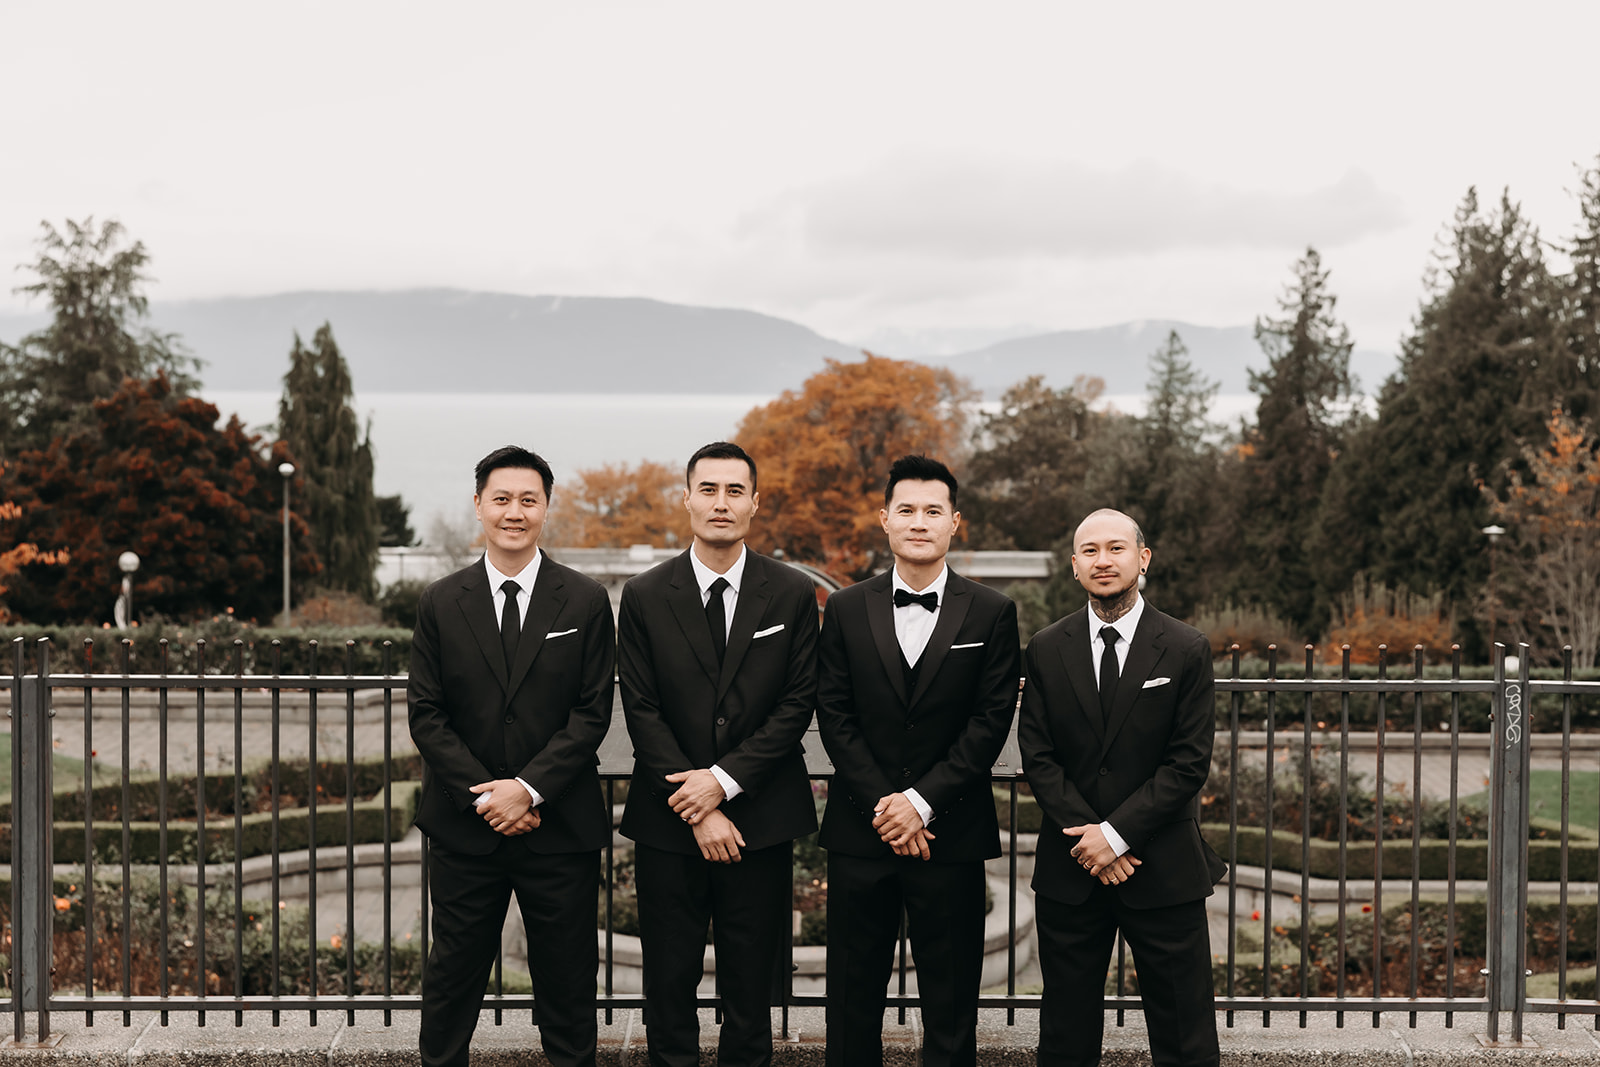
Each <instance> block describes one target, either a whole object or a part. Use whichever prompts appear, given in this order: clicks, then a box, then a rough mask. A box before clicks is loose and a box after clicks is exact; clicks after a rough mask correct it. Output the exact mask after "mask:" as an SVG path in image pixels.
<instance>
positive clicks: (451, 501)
mask: <svg viewBox="0 0 1600 1067" xmlns="http://www.w3.org/2000/svg"><path fill="white" fill-rule="evenodd" d="M204 395H205V398H206V399H207V400H209V401H210V402H211V403H213V404H216V405H217V408H218V409H219V410H220V411H221V412H222V418H223V419H224V420H226V419H227V417H228V415H229V414H230V413H233V412H237V413H238V415H239V417H240V418H241V419H243V420H244V422H245V423H246V424H247V425H249V426H251V427H254V428H261V427H264V426H266V425H267V424H269V423H273V422H275V421H276V420H277V417H278V394H277V393H265V392H260V393H256V392H249V393H245V392H207V393H205V394H204ZM771 399H772V398H771V397H763V396H663V395H634V394H621V395H610V394H607V395H600V394H590V393H569V394H547V393H512V394H479V393H363V394H360V395H359V396H357V397H356V400H355V405H354V406H355V409H356V412H357V413H358V415H360V417H361V418H363V419H370V420H371V424H372V447H373V451H374V452H375V453H376V458H375V464H376V465H375V470H374V473H373V483H374V485H375V487H376V489H377V491H378V493H379V495H383V496H387V495H390V494H393V493H399V494H401V495H402V496H404V497H405V500H406V503H407V504H409V505H410V507H411V525H412V527H413V528H415V529H416V530H417V532H418V533H423V534H425V533H426V532H427V529H428V525H429V524H430V523H431V522H432V521H433V519H434V517H435V516H443V517H444V518H445V519H447V520H448V521H450V522H454V523H459V522H461V521H463V520H470V519H471V518H472V468H473V465H474V464H476V463H477V462H478V460H480V459H482V458H483V457H484V456H485V455H487V454H488V453H489V452H492V451H493V450H495V449H496V448H499V447H500V446H501V445H508V444H518V445H522V446H523V447H525V448H531V449H533V450H534V451H535V452H538V453H539V454H540V455H542V456H543V457H544V458H545V459H547V460H549V462H550V466H551V468H552V469H553V470H554V471H555V476H556V500H557V503H559V502H560V492H561V484H562V482H563V481H564V480H568V479H571V478H572V477H573V475H574V474H575V473H576V472H577V471H578V470H581V469H584V468H589V467H598V466H600V465H601V464H603V463H637V462H638V461H639V460H641V459H652V460H656V461H657V462H662V463H666V462H675V463H681V462H683V461H684V460H687V459H688V458H689V456H690V454H691V453H693V452H694V450H695V449H697V448H699V447H700V446H701V445H703V444H705V443H707V442H708V441H717V440H722V439H724V438H727V437H729V436H731V435H732V434H733V432H734V429H735V427H737V426H738V425H739V420H740V419H742V418H744V416H745V413H746V412H748V411H750V410H751V409H752V408H754V407H756V406H758V405H761V404H765V403H766V402H767V401H769V400H771Z"/></svg>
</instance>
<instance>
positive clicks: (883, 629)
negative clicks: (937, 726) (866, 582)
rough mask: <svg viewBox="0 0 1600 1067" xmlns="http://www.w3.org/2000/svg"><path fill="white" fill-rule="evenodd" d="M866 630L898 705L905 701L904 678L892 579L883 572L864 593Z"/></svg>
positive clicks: (906, 702)
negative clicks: (870, 634) (865, 596)
mask: <svg viewBox="0 0 1600 1067" xmlns="http://www.w3.org/2000/svg"><path fill="white" fill-rule="evenodd" d="M867 629H869V630H871V631H872V643H873V644H874V645H876V646H878V658H879V659H881V660H883V670H884V673H885V674H887V675H888V676H889V684H890V686H892V687H893V688H894V693H895V696H897V697H899V698H900V703H901V704H908V703H909V702H908V701H907V700H906V675H905V671H904V670H902V669H901V667H900V639H899V638H898V637H896V636H895V632H894V579H893V578H891V577H890V576H889V574H888V573H887V572H886V573H884V574H880V575H878V576H877V577H876V578H873V579H872V580H871V588H869V589H868V590H867Z"/></svg>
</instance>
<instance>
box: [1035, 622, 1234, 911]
mask: <svg viewBox="0 0 1600 1067" xmlns="http://www.w3.org/2000/svg"><path fill="white" fill-rule="evenodd" d="M1088 610H1089V609H1088V608H1084V609H1083V610H1081V611H1078V612H1076V613H1074V614H1072V615H1068V616H1067V617H1066V618H1064V619H1061V620H1059V621H1057V622H1055V623H1052V624H1051V625H1049V626H1047V627H1045V628H1044V629H1043V630H1040V631H1039V633H1038V634H1036V635H1035V636H1034V639H1033V641H1032V642H1030V643H1029V645H1028V651H1027V654H1026V656H1025V657H1024V670H1025V673H1026V674H1027V684H1026V686H1025V687H1024V688H1023V692H1022V713H1021V717H1020V718H1019V719H1018V722H1017V740H1018V741H1019V742H1020V743H1021V746H1022V765H1023V767H1024V768H1025V769H1026V771H1027V773H1028V781H1029V783H1030V784H1031V785H1032V787H1033V795H1034V796H1035V797H1036V798H1037V799H1038V801H1039V807H1040V808H1041V809H1043V811H1044V816H1045V818H1044V827H1043V829H1042V830H1041V831H1040V834H1039V850H1038V853H1037V855H1036V857H1035V863H1034V872H1033V889H1034V892H1036V893H1038V894H1040V895H1041V896H1045V897H1049V898H1051V899H1054V900H1060V901H1062V902H1064V903H1068V904H1079V903H1082V902H1083V901H1084V900H1086V899H1088V896H1089V893H1090V891H1091V890H1092V889H1093V887H1094V886H1095V885H1098V884H1099V882H1098V879H1095V878H1091V877H1090V876H1089V874H1088V872H1087V871H1085V870H1083V868H1081V867H1080V866H1078V863H1077V861H1076V860H1074V859H1073V858H1072V856H1071V855H1070V854H1069V853H1070V850H1071V848H1072V846H1073V845H1074V844H1075V843H1076V841H1077V839H1076V838H1068V837H1066V836H1065V835H1063V834H1062V832H1061V830H1062V828H1063V827H1066V826H1080V825H1084V824H1087V823H1100V822H1103V821H1104V822H1110V823H1111V825H1112V827H1113V828H1115V829H1116V831H1117V833H1119V834H1120V835H1122V838H1123V840H1125V841H1126V842H1127V843H1128V847H1129V850H1130V852H1131V853H1132V855H1134V856H1136V857H1137V858H1138V859H1140V860H1141V861H1142V862H1143V866H1142V867H1140V868H1139V869H1138V871H1136V872H1135V873H1134V875H1133V877H1131V878H1129V879H1128V881H1126V882H1124V883H1123V884H1121V885H1119V886H1117V887H1115V891H1116V892H1117V893H1119V894H1121V896H1122V899H1123V901H1124V902H1125V903H1127V905H1128V906H1129V907H1133V908H1155V907H1166V906H1170V905H1173V904H1181V903H1184V902H1186V901H1191V900H1199V899H1201V898H1203V897H1208V896H1210V895H1211V889H1212V886H1214V885H1215V884H1216V883H1217V882H1218V881H1219V880H1220V879H1221V878H1222V877H1223V875H1225V874H1226V873H1227V866H1226V865H1225V864H1224V863H1223V862H1222V859H1221V858H1220V857H1219V856H1218V855H1217V854H1216V853H1215V852H1214V851H1212V849H1211V847H1210V846H1209V845H1207V844H1206V843H1205V841H1204V840H1203V839H1202V838H1201V836H1200V823H1199V815H1200V803H1199V795H1200V789H1201V787H1202V786H1203V785H1204V784H1205V780H1206V776H1207V775H1208V774H1210V772H1211V746H1212V740H1213V738H1214V737H1215V734H1216V719H1215V711H1214V709H1213V707H1212V694H1213V688H1214V685H1213V674H1212V668H1211V646H1210V643H1209V642H1208V641H1207V640H1206V638H1205V635H1204V634H1202V633H1200V631H1198V630H1196V629H1195V628H1194V627H1192V626H1186V625H1184V624H1183V623H1181V622H1179V621H1178V620H1176V619H1174V618H1171V617H1170V616H1167V615H1163V614H1162V613H1161V612H1159V611H1157V610H1156V609H1155V608H1154V607H1152V606H1151V605H1150V604H1149V603H1148V602H1146V603H1145V607H1144V614H1143V616H1142V617H1141V618H1140V619H1139V627H1138V629H1137V630H1136V631H1135V633H1134V635H1133V641H1132V642H1131V643H1130V644H1129V646H1128V660H1127V663H1126V664H1125V665H1124V666H1123V669H1122V679H1121V681H1120V682H1119V683H1118V685H1117V697H1116V703H1115V705H1114V706H1113V708H1112V710H1111V719H1110V722H1109V723H1102V716H1101V713H1100V695H1099V693H1100V691H1099V688H1098V686H1097V685H1096V684H1095V667H1094V664H1093V662H1092V657H1091V655H1090V651H1089V638H1090V628H1089V618H1088Z"/></svg>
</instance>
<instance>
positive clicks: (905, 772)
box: [900, 767, 911, 778]
mask: <svg viewBox="0 0 1600 1067" xmlns="http://www.w3.org/2000/svg"><path fill="white" fill-rule="evenodd" d="M900 777H902V778H910V777H911V768H910V767H904V768H901V771H900Z"/></svg>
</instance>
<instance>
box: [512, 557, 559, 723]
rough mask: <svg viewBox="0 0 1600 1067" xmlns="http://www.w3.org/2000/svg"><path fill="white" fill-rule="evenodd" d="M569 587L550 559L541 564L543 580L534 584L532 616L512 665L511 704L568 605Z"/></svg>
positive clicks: (526, 621)
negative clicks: (545, 639) (558, 618)
mask: <svg viewBox="0 0 1600 1067" xmlns="http://www.w3.org/2000/svg"><path fill="white" fill-rule="evenodd" d="M565 584H566V583H565V582H563V581H562V579H561V576H560V575H559V574H557V573H555V572H554V569H553V568H552V567H551V566H550V561H549V560H548V559H546V560H545V561H544V562H543V563H541V564H540V565H539V577H538V579H537V580H535V581H534V583H533V593H532V595H530V596H529V597H528V613H527V614H526V615H525V616H523V618H522V637H521V638H519V639H518V641H517V660H516V662H515V663H513V664H512V665H511V686H510V688H508V689H507V690H506V700H508V701H509V700H510V699H511V694H512V693H515V692H516V691H517V689H518V688H519V687H520V686H521V685H522V680H523V679H524V678H526V677H527V676H528V671H530V670H531V669H532V668H533V661H534V660H535V659H536V658H538V655H539V648H540V646H542V645H543V644H544V638H545V635H546V634H548V633H549V632H550V624H551V623H553V622H555V621H556V616H558V615H559V614H560V613H561V608H562V605H564V604H566V602H567V597H566V594H565V593H563V592H562V586H563V585H565Z"/></svg>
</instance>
